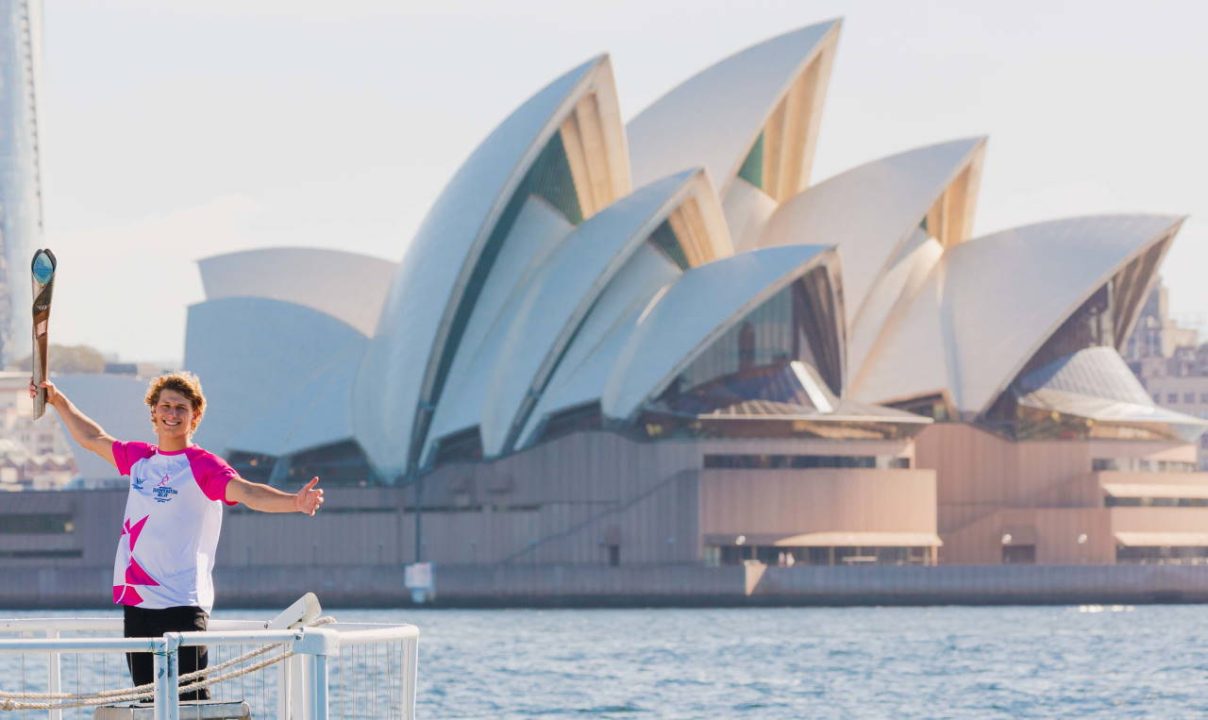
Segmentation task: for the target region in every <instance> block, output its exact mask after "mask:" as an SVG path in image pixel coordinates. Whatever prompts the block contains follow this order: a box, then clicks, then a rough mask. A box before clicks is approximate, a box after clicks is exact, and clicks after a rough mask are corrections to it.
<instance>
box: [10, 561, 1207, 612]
mask: <svg viewBox="0 0 1208 720" xmlns="http://www.w3.org/2000/svg"><path fill="white" fill-rule="evenodd" d="M434 575H435V585H436V593H435V597H434V598H431V599H430V600H429V602H430V603H431V604H433V605H435V606H437V607H555V606H566V607H622V606H628V607H645V606H706V605H707V606H758V605H836V606H842V605H947V604H1141V603H1162V602H1196V603H1202V602H1208V566H1192V565H1116V566H1093V565H1088V566H1021V565H1003V566H939V567H911V566H906V567H898V566H882V567H854V568H846V567H802V566H796V567H791V568H786V567H766V566H763V565H755V564H752V565H746V566H726V567H703V566H700V565H645V566H643V565H634V566H629V567H624V566H622V567H616V568H613V567H606V566H575V565H529V566H523V565H494V566H487V565H478V566H469V565H467V566H448V567H441V566H437V567H436V568H435V573H434ZM110 583H111V581H110V570H109V569H108V568H105V569H100V568H91V569H81V568H73V569H66V568H29V567H26V568H8V569H6V570H5V582H4V583H3V584H0V608H4V609H29V608H98V609H100V608H107V607H110V606H109V597H108V593H109V586H110ZM215 584H216V586H217V592H218V604H219V606H221V607H267V608H274V607H283V606H284V605H286V604H288V603H289V602H292V601H293V600H294V599H296V598H297V597H298V596H299V595H301V594H302V593H304V592H307V591H314V592H315V593H317V594H318V596H319V598H320V600H321V601H322V602H323V603H324V605H326V606H328V607H362V606H364V607H401V606H407V605H410V604H412V601H411V596H410V592H409V591H408V590H407V588H406V587H405V584H404V571H403V567H402V566H399V565H347V566H342V567H332V566H326V567H306V566H281V567H275V568H273V567H228V568H219V569H218V571H217V572H216V576H215Z"/></svg>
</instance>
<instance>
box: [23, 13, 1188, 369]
mask: <svg viewBox="0 0 1208 720" xmlns="http://www.w3.org/2000/svg"><path fill="white" fill-rule="evenodd" d="M835 17H842V18H843V28H842V34H841V37H840V40H839V49H838V56H837V58H836V62H835V66H834V72H833V75H832V76H831V81H830V85H829V89H828V94H827V98H826V104H825V108H824V116H823V121H822V126H821V130H820V135H819V145H818V150H817V155H816V158H815V163H814V172H813V181H814V182H817V181H819V180H823V179H825V178H827V177H829V176H831V175H834V174H836V173H839V172H841V171H843V170H845V169H847V168H850V167H852V166H855V165H858V164H861V163H863V162H866V161H869V160H873V159H876V158H878V157H881V156H884V155H888V154H892V153H896V152H899V151H902V150H906V149H909V148H912V147H917V146H920V145H926V144H931V143H935V142H940V141H944V140H949V139H953V138H958V137H967V136H971V135H988V136H989V137H990V141H989V146H988V150H987V157H986V164H985V167H984V172H983V177H982V185H981V195H980V198H979V201H978V208H977V219H976V223H975V233H976V234H986V233H989V232H993V231H995V230H999V229H1003V228H1007V227H1011V226H1014V225H1022V224H1027V223H1031V222H1037V221H1042V220H1048V219H1053V218H1058V217H1063V216H1073V215H1083V214H1089V213H1119V212H1154V213H1169V214H1176V215H1190V216H1191V217H1190V219H1189V220H1188V221H1187V223H1186V224H1185V225H1184V227H1183V230H1182V232H1181V233H1180V235H1179V237H1178V238H1177V239H1176V242H1175V245H1174V248H1173V249H1172V250H1171V252H1170V254H1169V255H1168V257H1167V260H1166V263H1165V266H1164V268H1163V271H1162V273H1163V276H1164V278H1165V280H1166V282H1167V284H1168V286H1169V287H1170V294H1171V304H1172V307H1173V309H1174V311H1175V312H1176V313H1178V314H1179V317H1180V318H1182V319H1183V320H1184V321H1186V322H1204V323H1205V324H1206V325H1208V320H1206V319H1205V318H1208V273H1206V272H1205V270H1206V269H1208V183H1206V182H1205V171H1206V169H1208V92H1206V88H1208V85H1206V83H1205V80H1206V78H1208V43H1205V42H1203V28H1204V27H1205V26H1208V3H1200V2H1197V1H1195V0H1185V1H1184V2H1172V1H1169V0H1152V1H1151V2H1147V3H1144V4H1139V3H1135V2H1114V1H1111V2H1109V1H1105V0H1098V1H1094V2H1091V1H1082V0H1077V1H1074V0H1016V1H1015V2H1009V3H1006V2H1000V1H998V0H932V1H929V0H909V1H906V0H880V1H878V0H860V1H846V2H844V1H839V0H783V1H774V0H743V1H738V0H734V1H729V2H727V1H723V0H691V1H689V2H680V1H672V0H666V1H664V0H607V1H605V0H576V1H574V2H566V1H565V0H556V1H555V0H510V1H509V2H499V1H498V0H441V1H440V2H436V1H432V2H427V3H418V2H409V1H404V0H394V1H392V2H387V1H386V0H342V1H341V2H338V3H333V2H328V1H327V0H322V1H316V0H172V2H167V3H165V2H163V1H162V0H46V2H45V8H44V26H43V41H44V52H43V58H42V63H43V78H42V81H43V84H42V88H41V98H40V101H41V106H40V108H39V113H40V115H41V117H42V118H43V127H42V143H43V145H42V153H43V168H42V169H43V180H44V182H43V186H44V198H45V205H44V215H45V219H46V240H45V244H46V245H48V246H49V247H51V248H53V249H54V250H55V253H56V255H57V256H58V257H59V262H60V266H59V274H58V281H57V283H56V285H57V287H56V291H55V293H56V297H55V311H54V317H53V319H52V328H51V336H52V340H53V341H54V342H57V343H65V344H78V343H85V344H89V345H92V346H94V347H97V348H99V349H101V350H102V351H103V352H105V353H106V354H108V355H110V356H113V357H116V358H120V359H122V360H127V361H156V362H162V363H166V364H176V363H179V362H180V361H181V359H182V358H183V355H184V337H185V321H186V313H187V308H188V306H189V305H190V304H193V303H197V302H199V301H201V300H202V299H203V297H204V296H203V292H202V286H201V280H200V276H199V275H198V272H197V265H196V261H197V260H198V259H201V258H204V257H208V256H211V255H215V254H220V253H225V252H230V251H234V250H242V249H250V248H262V247H274V246H307V247H329V248H340V249H344V250H349V251H353V252H360V253H365V254H369V255H374V256H377V257H382V258H386V259H389V260H393V261H397V260H399V259H401V258H402V255H403V251H404V249H405V248H406V246H407V243H408V242H409V240H410V238H411V237H412V235H413V234H414V232H415V230H416V228H417V227H418V226H419V224H420V222H421V221H422V219H423V217H424V214H425V212H426V211H427V209H428V206H429V205H430V204H431V203H432V201H433V200H434V199H435V198H436V196H437V195H438V194H439V192H440V190H441V189H442V187H443V186H444V184H445V182H446V181H447V180H448V179H449V177H450V176H451V175H452V174H453V172H454V171H455V170H456V169H457V167H458V166H459V165H460V164H461V162H462V161H463V160H464V159H465V158H466V157H467V156H468V155H469V154H470V152H471V151H472V150H473V149H474V147H475V146H476V145H477V144H478V143H479V142H480V141H481V140H482V139H483V138H484V137H485V136H486V135H487V134H488V133H489V132H490V131H491V129H492V128H494V126H495V125H496V124H498V122H499V121H501V120H502V119H503V118H504V117H506V116H507V114H508V113H509V112H511V111H512V110H513V109H514V108H515V107H516V106H518V105H520V104H521V103H522V102H523V101H524V100H525V99H527V98H528V97H529V96H530V95H532V94H533V93H534V92H536V91H537V90H538V89H540V88H541V87H542V86H544V85H545V84H546V83H548V82H549V81H550V80H552V79H553V78H555V77H557V76H558V75H560V74H561V73H562V72H564V71H565V70H567V69H569V68H571V67H573V66H575V65H577V64H579V63H580V62H582V61H583V60H585V59H587V58H590V57H592V56H594V55H597V54H599V53H601V52H607V53H609V54H610V56H611V58H612V62H613V67H614V69H615V74H616V81H617V86H618V94H619V98H620V104H621V113H622V116H623V117H624V118H625V119H628V118H631V117H633V116H634V115H636V114H637V113H638V112H639V111H640V110H642V109H643V108H644V107H645V106H647V105H648V104H650V103H651V102H653V101H654V100H655V99H657V98H658V97H659V96H661V95H662V94H663V93H665V92H666V91H667V90H669V89H671V88H672V87H673V86H674V85H676V84H678V83H679V82H680V81H682V80H684V79H686V78H687V77H689V76H691V75H692V74H694V73H695V72H697V71H699V70H701V69H703V68H705V67H706V66H708V65H710V64H712V63H714V62H716V61H718V60H720V59H722V58H724V57H725V56H727V55H730V54H731V53H733V52H736V51H738V50H741V49H743V48H745V47H748V46H749V45H752V44H754V43H757V42H759V41H761V40H764V39H767V38H769V37H772V36H774V35H778V34H780V33H783V32H786V31H789V30H792V29H795V28H798V27H802V26H805V25H809V24H812V23H816V22H820V21H824V20H828V19H831V18H835Z"/></svg>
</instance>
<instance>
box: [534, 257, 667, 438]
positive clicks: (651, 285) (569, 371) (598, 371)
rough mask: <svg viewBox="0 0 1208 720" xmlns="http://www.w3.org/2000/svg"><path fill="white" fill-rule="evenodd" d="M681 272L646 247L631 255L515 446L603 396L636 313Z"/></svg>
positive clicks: (577, 337)
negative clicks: (559, 415) (557, 416)
mask: <svg viewBox="0 0 1208 720" xmlns="http://www.w3.org/2000/svg"><path fill="white" fill-rule="evenodd" d="M681 274H683V271H682V270H681V269H680V267H679V266H678V265H676V264H675V263H674V262H672V261H671V260H670V259H668V258H667V257H666V256H665V255H664V254H663V253H661V252H659V251H658V250H656V249H654V248H653V247H651V246H650V245H649V244H646V245H643V246H642V247H640V248H638V249H637V251H636V252H634V254H633V257H631V258H630V259H629V262H628V263H627V264H626V265H625V267H624V268H623V269H622V270H621V271H620V272H619V273H617V276H616V277H615V278H613V281H612V282H611V283H609V285H608V288H607V289H606V290H605V291H604V293H603V294H602V295H601V296H600V299H599V300H597V301H596V304H595V305H594V306H593V307H592V309H591V313H590V314H589V315H588V316H587V319H586V320H584V321H583V325H582V326H581V327H580V328H579V331H578V332H577V333H576V334H575V337H574V339H573V340H572V341H571V344H570V347H568V348H567V350H566V354H565V355H564V356H563V357H562V362H560V363H558V367H557V368H556V369H555V370H554V375H553V377H552V378H551V379H550V381H549V383H548V384H547V385H546V388H545V392H543V393H541V397H539V398H538V399H537V404H536V406H535V407H534V408H533V411H532V412H531V413H529V417H528V421H527V423H526V424H525V428H524V430H523V432H522V433H521V435H520V439H519V441H518V442H517V445H516V446H517V448H521V447H527V446H529V445H531V444H532V443H533V442H535V441H536V440H537V438H538V437H539V434H540V431H541V429H542V427H543V426H544V424H545V422H546V421H547V420H548V419H549V418H550V416H552V415H554V414H556V413H559V412H561V411H564V410H569V409H571V408H574V407H577V406H580V405H584V404H587V403H590V402H594V401H598V400H599V399H600V397H601V396H603V394H604V386H605V384H607V382H608V375H609V373H610V372H611V371H612V367H613V364H614V363H615V362H616V360H617V358H618V357H620V355H621V350H622V349H623V348H624V347H625V343H626V342H627V341H628V339H629V336H630V335H631V334H632V333H633V330H634V328H636V327H637V322H638V318H639V317H641V314H642V311H643V310H645V309H646V306H647V305H648V304H649V303H650V301H651V300H652V299H654V297H655V296H656V295H657V294H658V292H659V291H660V290H661V289H662V288H664V287H666V286H668V285H670V284H671V283H673V282H674V281H675V280H676V279H677V278H679V276H680V275H681Z"/></svg>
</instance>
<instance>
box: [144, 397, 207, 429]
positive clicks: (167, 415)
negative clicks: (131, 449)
mask: <svg viewBox="0 0 1208 720" xmlns="http://www.w3.org/2000/svg"><path fill="white" fill-rule="evenodd" d="M199 422H201V416H200V415H198V414H197V413H196V412H194V410H193V403H192V402H191V401H190V400H189V398H187V397H185V396H184V395H181V394H180V393H178V392H176V391H175V390H167V389H165V390H161V391H160V393H159V400H157V401H156V403H155V407H153V408H151V424H152V425H154V426H155V434H156V435H158V436H159V437H160V438H184V439H186V440H187V439H188V437H189V435H191V434H192V433H193V431H194V430H196V429H197V423H199Z"/></svg>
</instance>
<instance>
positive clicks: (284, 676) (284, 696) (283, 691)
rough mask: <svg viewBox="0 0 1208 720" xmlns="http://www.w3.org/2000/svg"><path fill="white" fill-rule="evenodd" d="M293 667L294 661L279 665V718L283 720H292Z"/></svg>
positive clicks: (286, 661)
mask: <svg viewBox="0 0 1208 720" xmlns="http://www.w3.org/2000/svg"><path fill="white" fill-rule="evenodd" d="M291 667H293V661H292V660H285V661H284V662H279V663H277V717H279V718H281V720H290V717H289V698H290V689H289V684H290V677H289V676H290V672H289V670H290V668H291Z"/></svg>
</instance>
